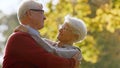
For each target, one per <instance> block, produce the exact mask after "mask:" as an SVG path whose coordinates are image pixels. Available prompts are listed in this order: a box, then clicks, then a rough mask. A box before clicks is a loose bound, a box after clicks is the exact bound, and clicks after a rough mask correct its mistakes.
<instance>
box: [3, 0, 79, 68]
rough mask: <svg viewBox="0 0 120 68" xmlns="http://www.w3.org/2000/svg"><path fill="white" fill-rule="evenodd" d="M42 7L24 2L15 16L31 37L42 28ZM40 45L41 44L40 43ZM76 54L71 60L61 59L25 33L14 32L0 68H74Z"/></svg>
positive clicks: (37, 34)
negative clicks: (28, 29) (28, 30)
mask: <svg viewBox="0 0 120 68" xmlns="http://www.w3.org/2000/svg"><path fill="white" fill-rule="evenodd" d="M42 8H43V7H42V5H41V4H40V3H38V2H36V1H33V0H25V1H24V2H22V4H21V5H20V7H19V9H18V12H17V15H18V19H19V22H20V24H22V25H25V26H29V28H30V30H31V32H32V33H34V34H33V35H36V36H38V37H40V36H39V32H38V31H37V30H39V29H41V28H43V27H44V20H45V19H46V17H45V16H44V11H43V10H42ZM41 44H42V43H41ZM77 57H78V54H76V55H75V56H73V58H71V59H66V58H62V57H59V56H56V55H54V54H52V53H49V52H47V51H46V50H45V49H43V48H42V47H40V46H39V45H38V43H37V42H36V40H34V38H33V37H32V36H31V35H30V34H29V33H27V32H22V31H16V32H13V34H11V36H10V37H9V39H8V41H7V43H6V49H5V55H4V60H3V67H2V68H75V67H76V66H77V65H78V63H79V62H78V61H77V59H76V58H77Z"/></svg>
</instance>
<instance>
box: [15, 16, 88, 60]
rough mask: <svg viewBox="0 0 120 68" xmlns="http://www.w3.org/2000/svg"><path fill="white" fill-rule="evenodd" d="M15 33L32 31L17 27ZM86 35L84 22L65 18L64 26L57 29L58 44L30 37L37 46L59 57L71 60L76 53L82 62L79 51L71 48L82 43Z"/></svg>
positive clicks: (26, 27) (24, 27)
mask: <svg viewBox="0 0 120 68" xmlns="http://www.w3.org/2000/svg"><path fill="white" fill-rule="evenodd" d="M16 31H24V32H28V33H30V34H32V30H31V29H30V28H29V26H25V25H23V26H19V27H18V28H17V29H16ZM86 34H87V29H86V26H85V24H84V22H83V21H82V20H80V19H77V18H74V17H70V16H66V17H65V21H64V24H63V25H62V26H61V28H60V29H59V33H58V37H57V38H58V40H59V42H58V43H56V42H52V41H50V40H48V39H45V38H43V39H39V38H37V37H36V36H34V35H32V37H33V38H34V39H35V40H36V41H37V42H38V44H41V43H42V47H43V48H44V49H45V50H47V51H48V52H51V53H53V54H56V55H58V56H61V57H65V58H72V57H73V56H74V55H75V54H76V53H77V52H79V53H80V54H79V57H78V58H77V59H78V60H79V61H81V60H82V54H81V51H80V50H79V49H78V48H77V47H75V46H73V43H75V42H78V41H82V40H83V39H84V38H85V36H86Z"/></svg>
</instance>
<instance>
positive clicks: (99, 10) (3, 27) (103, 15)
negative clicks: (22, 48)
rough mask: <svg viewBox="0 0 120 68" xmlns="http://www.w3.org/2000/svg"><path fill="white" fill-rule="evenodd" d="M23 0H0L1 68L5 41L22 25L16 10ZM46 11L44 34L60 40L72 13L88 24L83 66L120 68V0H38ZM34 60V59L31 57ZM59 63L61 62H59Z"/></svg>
mask: <svg viewBox="0 0 120 68" xmlns="http://www.w3.org/2000/svg"><path fill="white" fill-rule="evenodd" d="M21 1H22V0H0V66H1V67H0V68H2V58H3V54H4V48H5V43H6V41H7V39H8V37H9V35H10V34H11V33H12V32H13V30H14V28H15V27H16V26H17V25H19V23H18V19H17V15H16V10H17V6H18V4H19V3H20V2H21ZM38 1H40V2H41V3H42V4H43V6H44V10H45V15H46V18H47V19H46V20H45V27H44V28H43V29H42V30H40V32H41V34H42V36H43V37H45V38H48V39H51V40H53V41H57V38H56V36H57V33H58V27H59V25H60V24H62V23H63V22H64V17H65V15H67V14H70V15H72V16H74V17H77V18H80V19H82V20H83V21H84V22H85V24H86V26H87V31H88V32H87V36H86V38H85V40H84V41H82V42H78V43H76V44H75V46H77V47H79V48H80V49H81V51H82V55H83V60H82V63H81V68H120V0H38ZM31 59H32V58H31ZM58 62H59V61H58Z"/></svg>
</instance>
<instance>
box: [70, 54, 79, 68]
mask: <svg viewBox="0 0 120 68" xmlns="http://www.w3.org/2000/svg"><path fill="white" fill-rule="evenodd" d="M79 55H80V52H78V53H77V54H75V55H74V56H73V57H72V58H73V59H74V60H75V67H74V68H79V65H80V61H79V60H78V57H79Z"/></svg>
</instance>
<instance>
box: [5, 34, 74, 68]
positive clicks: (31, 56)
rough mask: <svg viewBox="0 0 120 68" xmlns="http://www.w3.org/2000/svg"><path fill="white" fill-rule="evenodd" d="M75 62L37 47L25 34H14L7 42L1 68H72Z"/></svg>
mask: <svg viewBox="0 0 120 68" xmlns="http://www.w3.org/2000/svg"><path fill="white" fill-rule="evenodd" d="M74 66H75V60H74V59H72V58H71V59H66V58H62V57H58V56H56V55H53V54H51V53H48V52H47V51H45V50H44V49H43V48H41V47H40V46H38V44H37V43H36V41H35V40H34V39H33V38H32V37H31V36H30V35H29V34H28V33H25V32H14V33H13V34H12V35H11V36H10V37H9V40H8V41H7V44H6V50H5V55H4V60H3V68H74Z"/></svg>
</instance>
